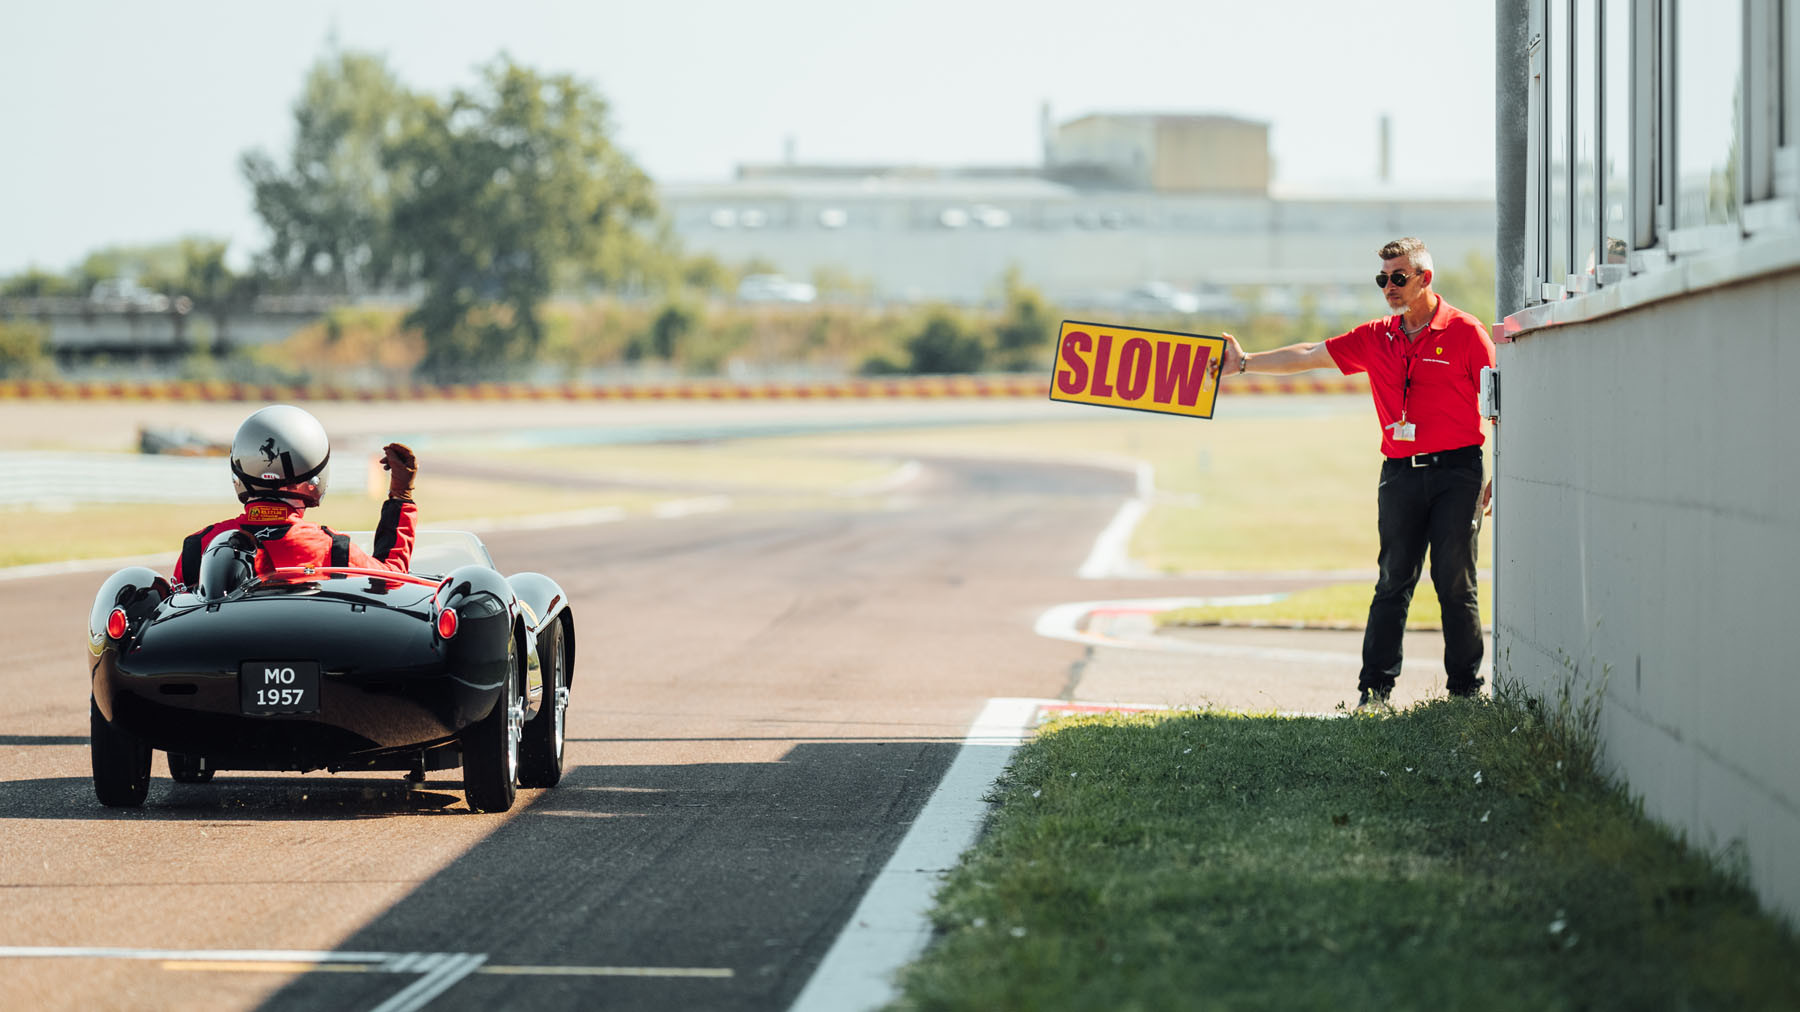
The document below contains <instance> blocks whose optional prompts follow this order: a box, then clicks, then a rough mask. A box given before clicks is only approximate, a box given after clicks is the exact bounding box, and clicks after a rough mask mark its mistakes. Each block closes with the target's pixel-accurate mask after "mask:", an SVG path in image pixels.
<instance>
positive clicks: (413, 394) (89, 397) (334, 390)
mask: <svg viewBox="0 0 1800 1012" xmlns="http://www.w3.org/2000/svg"><path fill="white" fill-rule="evenodd" d="M1367 389H1368V386H1367V384H1366V383H1365V382H1364V381H1363V380H1361V379H1360V378H1354V379H1353V378H1332V379H1244V378H1238V379H1234V380H1232V381H1231V382H1229V383H1227V384H1226V386H1225V391H1226V392H1227V393H1231V394H1343V393H1362V392H1364V391H1366V390H1367ZM1049 395H1050V385H1049V381H1048V380H1045V379H1040V378H1037V377H1023V376H909V377H900V378H895V379H869V380H833V381H826V382H808V383H801V382H771V383H734V382H725V381H706V380H696V381H693V382H671V383H628V384H616V385H615V384H592V383H553V384H534V383H471V384H455V385H436V384H426V383H404V384H390V385H386V386H373V387H353V386H341V385H336V384H331V383H304V384H291V383H227V382H217V381H197V380H154V381H65V380H0V401H29V400H48V401H245V402H257V403H273V402H288V401H378V402H389V401H707V400H713V401H756V400H771V401H796V400H798V401H804V400H824V401H830V400H883V399H908V398H920V399H925V398H946V399H948V398H978V399H979V398H1047V397H1049Z"/></svg>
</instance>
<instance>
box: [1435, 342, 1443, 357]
mask: <svg viewBox="0 0 1800 1012" xmlns="http://www.w3.org/2000/svg"><path fill="white" fill-rule="evenodd" d="M1437 353H1438V354H1439V355H1442V354H1443V353H1444V346H1443V345H1441V344H1440V345H1438V350H1437Z"/></svg>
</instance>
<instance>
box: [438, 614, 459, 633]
mask: <svg viewBox="0 0 1800 1012" xmlns="http://www.w3.org/2000/svg"><path fill="white" fill-rule="evenodd" d="M437 634H438V636H439V637H441V638H443V639H449V638H450V637H452V636H455V635H456V609H455V608H445V609H444V610H443V611H440V612H438V617H437Z"/></svg>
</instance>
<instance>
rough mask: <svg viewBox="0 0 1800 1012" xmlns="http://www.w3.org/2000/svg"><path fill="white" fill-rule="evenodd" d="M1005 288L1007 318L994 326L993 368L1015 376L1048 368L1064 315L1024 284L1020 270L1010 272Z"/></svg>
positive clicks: (1035, 290)
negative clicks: (1009, 372) (1007, 371)
mask: <svg viewBox="0 0 1800 1012" xmlns="http://www.w3.org/2000/svg"><path fill="white" fill-rule="evenodd" d="M1002 284H1003V285H1004V290H1005V299H1006V314H1005V315H1004V316H1002V317H1001V318H1000V321H999V322H998V323H997V324H996V325H995V326H994V362H993V365H994V367H995V368H998V369H1005V370H1009V371H1013V372H1021V371H1026V370H1035V369H1042V368H1046V367H1047V366H1048V364H1049V362H1050V353H1051V349H1052V348H1053V347H1055V345H1056V333H1057V330H1058V329H1059V325H1060V323H1061V315H1060V314H1059V313H1057V311H1056V309H1055V307H1053V306H1051V305H1050V303H1049V302H1048V301H1046V300H1045V298H1044V296H1043V294H1042V293H1040V292H1039V291H1038V290H1037V289H1035V288H1033V287H1031V286H1030V285H1027V284H1026V283H1025V282H1024V280H1023V279H1022V278H1021V277H1020V276H1019V270H1018V268H1016V267H1014V268H1011V269H1009V270H1008V271H1007V272H1006V277H1005V279H1004V281H1003V282H1002Z"/></svg>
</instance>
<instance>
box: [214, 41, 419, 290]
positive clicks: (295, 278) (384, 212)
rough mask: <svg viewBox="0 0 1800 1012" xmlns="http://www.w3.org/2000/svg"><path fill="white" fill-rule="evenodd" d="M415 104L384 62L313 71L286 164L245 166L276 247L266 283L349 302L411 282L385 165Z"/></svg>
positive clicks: (258, 155)
mask: <svg viewBox="0 0 1800 1012" xmlns="http://www.w3.org/2000/svg"><path fill="white" fill-rule="evenodd" d="M418 104H419V100H418V99H417V98H416V97H415V96H414V95H413V94H412V93H411V92H409V91H408V90H407V89H406V88H405V87H404V86H402V85H401V84H400V82H399V80H398V79H396V78H395V77H394V75H393V74H392V73H391V72H389V71H388V69H387V65H386V63H385V62H384V61H383V60H382V58H381V57H379V56H374V55H370V54H367V53H356V52H340V51H332V52H329V53H327V54H326V56H324V57H323V58H322V59H320V60H319V61H318V62H317V63H315V64H313V67H312V70H311V72H309V73H308V74H307V78H306V85H305V88H304V90H303V91H302V92H301V96H300V99H299V100H298V101H297V102H295V104H294V148H293V153H292V155H291V156H290V157H289V159H288V161H287V164H286V165H278V164H276V162H275V160H274V159H273V158H271V157H270V156H269V155H268V154H266V153H264V152H262V151H260V150H258V151H250V152H246V153H245V154H244V156H243V158H242V160H241V163H240V164H241V168H242V170H243V173H244V177H245V179H247V180H248V181H249V183H250V189H251V193H252V199H253V201H254V205H255V208H256V213H257V214H258V215H260V216H261V217H262V220H263V223H264V224H266V225H267V226H268V228H269V232H270V233H271V235H272V237H273V238H272V239H271V242H270V244H269V248H268V250H267V251H266V253H265V254H264V259H265V261H266V265H265V266H266V270H267V271H268V273H270V274H271V275H273V276H275V277H278V278H281V279H284V280H286V281H287V282H289V283H291V284H293V285H296V286H298V287H303V288H315V289H323V290H326V291H333V292H346V293H354V292H358V291H363V290H365V289H369V288H379V287H382V286H384V285H388V284H391V283H396V282H402V281H404V280H406V278H407V274H408V267H409V263H408V258H407V256H406V255H405V251H404V250H402V249H401V247H400V246H399V244H398V243H397V242H396V241H395V237H394V235H393V231H392V225H391V220H392V210H393V205H394V202H395V201H396V200H397V199H399V198H400V197H401V196H402V194H401V193H400V192H399V188H398V185H397V184H398V182H399V180H398V179H397V178H396V177H395V175H394V174H393V173H392V172H391V171H390V170H389V169H388V168H387V166H386V164H385V161H384V159H385V155H386V152H387V150H388V148H389V147H390V146H391V145H392V144H394V143H395V142H396V141H398V140H399V138H400V137H401V136H402V135H404V134H405V133H406V131H407V129H408V124H409V123H410V122H411V120H412V117H414V116H415V115H416V111H417V108H418Z"/></svg>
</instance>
